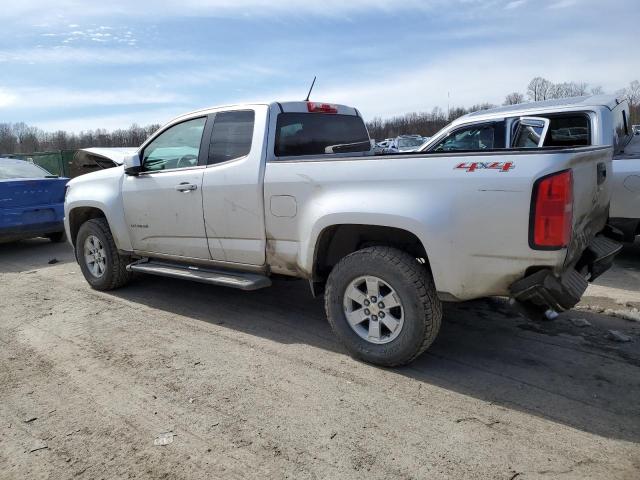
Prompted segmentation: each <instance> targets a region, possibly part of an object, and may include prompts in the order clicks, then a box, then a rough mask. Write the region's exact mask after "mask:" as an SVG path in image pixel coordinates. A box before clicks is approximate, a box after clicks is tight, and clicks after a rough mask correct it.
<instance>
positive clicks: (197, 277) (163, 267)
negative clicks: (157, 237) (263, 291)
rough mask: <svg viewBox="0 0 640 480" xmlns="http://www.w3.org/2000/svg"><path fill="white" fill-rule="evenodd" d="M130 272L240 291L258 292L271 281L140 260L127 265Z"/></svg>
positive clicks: (189, 266) (194, 267) (240, 274)
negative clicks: (180, 279)
mask: <svg viewBox="0 0 640 480" xmlns="http://www.w3.org/2000/svg"><path fill="white" fill-rule="evenodd" d="M127 270H128V271H130V272H140V273H148V274H151V275H160V276H162V277H172V278H182V279H184V280H191V281H194V282H201V283H209V284H212V285H220V286H223V287H231V288H239V289H240V290H258V289H259V288H265V287H269V286H271V279H270V278H269V277H267V276H264V275H260V274H257V273H246V272H238V271H228V270H216V269H210V268H202V267H196V266H193V265H179V264H175V263H167V262H158V261H146V260H142V261H139V262H134V263H131V264H129V265H127Z"/></svg>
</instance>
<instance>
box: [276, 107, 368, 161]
mask: <svg viewBox="0 0 640 480" xmlns="http://www.w3.org/2000/svg"><path fill="white" fill-rule="evenodd" d="M370 150H371V143H370V141H369V134H368V133H367V129H366V127H365V126H364V122H363V121H362V118H360V117H357V116H355V115H334V114H325V113H281V114H280V115H278V122H277V126H276V144H275V152H274V153H275V154H276V156H278V157H285V156H291V155H323V154H325V153H349V152H368V151H370Z"/></svg>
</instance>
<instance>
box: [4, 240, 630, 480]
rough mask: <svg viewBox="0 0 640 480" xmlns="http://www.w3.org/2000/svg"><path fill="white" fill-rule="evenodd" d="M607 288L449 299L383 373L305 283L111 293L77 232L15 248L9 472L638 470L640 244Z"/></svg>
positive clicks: (175, 284) (538, 473)
mask: <svg viewBox="0 0 640 480" xmlns="http://www.w3.org/2000/svg"><path fill="white" fill-rule="evenodd" d="M53 258H55V259H57V260H58V262H57V263H55V264H49V263H48V262H49V260H50V259H53ZM598 284H599V285H598V286H594V287H590V290H589V295H590V296H589V298H587V299H586V300H585V302H583V304H582V305H581V306H580V309H579V310H577V311H573V312H570V313H568V314H564V315H562V316H560V318H559V319H558V320H556V321H555V322H551V323H545V324H536V323H533V322H530V321H527V320H525V319H523V318H520V317H518V316H516V315H514V314H513V313H512V312H511V311H510V310H509V309H508V308H506V307H505V304H504V302H503V301H501V300H489V301H478V302H471V303H466V304H460V305H450V306H447V307H446V309H445V323H444V326H443V330H442V333H441V335H440V337H439V339H438V341H437V342H436V344H435V345H434V346H433V347H432V348H431V349H430V350H429V351H428V352H427V353H426V354H425V355H423V356H422V357H421V358H420V359H419V360H418V361H417V362H415V363H414V364H413V365H412V366H410V367H408V368H402V369H396V370H385V369H380V368H376V367H372V366H369V365H366V364H362V363H359V362H356V361H354V360H352V359H351V358H349V357H348V356H347V355H346V354H345V353H344V351H343V349H342V348H341V347H340V345H339V344H337V343H336V341H335V339H334V337H333V336H332V334H331V331H330V329H329V327H328V325H327V322H326V321H325V319H324V313H323V308H322V301H321V300H320V299H316V300H314V299H312V298H311V297H310V295H309V293H308V291H307V288H306V285H305V284H304V283H302V282H298V281H278V282H277V283H276V284H275V286H274V287H273V288H271V289H267V290H263V291H258V292H254V293H243V292H239V291H235V290H230V289H223V288H215V287H211V286H206V285H201V284H194V283H187V282H182V281H178V280H171V279H162V278H157V277H144V278H140V279H139V280H137V281H136V282H135V283H134V284H132V285H130V286H129V287H128V288H125V289H123V290H120V291H116V292H111V293H100V292H95V291H92V290H90V289H89V288H88V286H87V284H86V283H85V281H84V279H83V278H82V276H81V274H80V271H79V268H78V266H77V265H76V264H75V262H74V261H73V257H72V252H71V250H70V248H69V247H68V246H67V245H53V244H50V243H48V242H47V241H44V240H32V241H26V242H20V243H16V244H11V245H0V385H1V389H0V478H2V479H19V478H20V479H22V478H24V479H34V478H55V479H57V478H75V477H77V478H87V479H88V478H91V479H94V478H118V479H120V478H171V479H173V478H178V479H180V478H184V479H192V478H261V479H264V478H293V479H307V478H318V479H327V478H331V479H337V478H367V479H372V478H385V479H389V478H416V479H418V478H429V479H437V478H456V479H460V478H473V479H479V478H490V479H505V480H511V479H514V478H517V479H530V478H563V479H564V478H576V479H584V478H594V479H605V478H606V479H613V478H629V479H637V478H640V401H639V400H638V399H639V398H640V322H639V321H638V320H639V319H638V316H639V314H638V310H637V308H638V307H640V293H639V292H638V291H639V290H640V245H636V246H635V247H630V248H627V249H625V251H624V253H623V254H622V255H621V257H620V258H619V261H618V264H617V265H616V267H615V269H614V270H613V271H610V272H608V273H607V274H606V275H605V276H604V277H603V278H602V279H601V280H600V281H599V282H598ZM634 318H635V319H636V320H634ZM578 319H584V320H587V321H588V322H589V325H587V326H577V325H574V323H573V321H576V320H578ZM578 323H579V322H578ZM609 330H618V331H620V332H621V333H623V334H625V335H628V336H629V337H631V341H630V342H626V343H624V342H617V341H614V340H613V339H610V338H608V335H609V333H608V332H609ZM167 432H170V434H169V435H165V436H164V437H165V438H168V439H169V440H170V439H172V440H173V442H172V443H170V444H168V445H164V446H157V445H154V439H156V438H157V437H158V436H159V435H161V434H163V433H167ZM174 435H175V436H174Z"/></svg>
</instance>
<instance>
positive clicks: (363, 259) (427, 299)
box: [325, 247, 442, 367]
mask: <svg viewBox="0 0 640 480" xmlns="http://www.w3.org/2000/svg"><path fill="white" fill-rule="evenodd" d="M367 275H373V276H376V277H378V278H379V279H381V280H383V281H384V282H386V283H388V284H389V285H390V286H392V287H393V289H394V290H395V292H396V293H397V295H398V296H399V297H400V301H401V303H402V307H403V311H404V320H403V321H404V323H403V325H402V330H401V331H400V333H399V334H398V336H397V337H396V338H395V339H393V340H391V341H390V342H389V343H384V344H375V343H371V342H369V341H367V340H366V339H363V338H361V337H360V336H359V335H358V334H356V332H355V331H354V329H353V328H351V326H350V325H349V323H348V321H347V319H346V316H345V311H344V308H343V301H344V294H345V291H346V289H347V287H348V286H349V285H350V284H351V282H353V281H354V280H355V279H357V278H358V277H361V276H367ZM325 310H326V313H327V318H328V320H329V324H330V325H331V328H332V329H333V331H334V333H335V334H336V335H337V336H338V338H339V339H340V340H341V342H342V343H343V344H344V346H345V347H346V348H347V350H348V351H349V353H350V354H351V355H352V356H353V357H355V358H358V359H361V360H364V361H366V362H369V363H373V364H376V365H380V366H383V367H397V366H400V365H406V364H408V363H410V362H412V361H413V360H415V359H416V358H417V357H418V356H419V355H420V354H421V353H422V352H424V351H425V350H426V349H427V348H428V347H429V346H430V345H431V344H432V343H433V341H434V340H435V339H436V336H437V335H438V331H439V330H440V324H441V322H442V304H441V303H440V300H439V299H438V297H437V295H436V289H435V285H434V283H433V279H432V277H431V274H430V273H429V271H428V270H427V268H426V267H425V266H424V265H423V264H421V263H419V262H418V261H417V260H416V259H415V258H413V257H412V256H411V255H409V254H407V253H405V252H403V251H401V250H398V249H395V248H391V247H369V248H365V249H362V250H358V251H357V252H354V253H352V254H350V255H347V256H346V257H344V258H343V259H342V260H340V262H338V264H337V265H336V266H335V267H334V268H333V270H332V271H331V274H330V275H329V278H328V280H327V285H326V291H325Z"/></svg>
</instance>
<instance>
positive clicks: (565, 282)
mask: <svg viewBox="0 0 640 480" xmlns="http://www.w3.org/2000/svg"><path fill="white" fill-rule="evenodd" d="M621 249H622V245H621V244H620V243H618V242H616V241H614V240H611V239H610V238H608V237H605V236H604V235H598V236H596V237H595V238H594V239H593V240H592V241H591V243H590V244H589V246H588V247H587V248H586V250H585V251H584V252H583V254H582V256H581V257H580V260H579V261H578V263H577V264H576V265H575V267H573V268H571V269H570V270H567V271H565V272H563V273H561V274H557V273H554V272H553V271H552V270H551V269H548V268H545V269H542V270H538V271H536V272H535V273H532V274H531V275H527V276H526V277H525V278H523V279H521V280H518V281H517V282H515V283H514V284H513V285H512V286H511V298H512V299H513V301H514V302H513V303H515V304H516V305H517V306H519V307H522V308H524V309H525V311H526V313H527V315H528V316H531V314H532V313H534V314H540V313H544V312H545V311H547V310H553V311H556V312H563V311H565V310H569V309H571V308H573V307H574V306H575V305H576V304H577V303H578V302H579V301H580V299H581V298H582V295H583V294H584V292H585V290H586V289H587V286H588V282H589V281H592V280H594V279H596V278H597V277H599V276H600V275H601V274H603V273H604V272H606V271H607V270H608V269H609V268H610V267H611V265H612V264H613V259H614V257H615V256H616V254H617V253H618V252H619V251H620V250H621Z"/></svg>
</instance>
